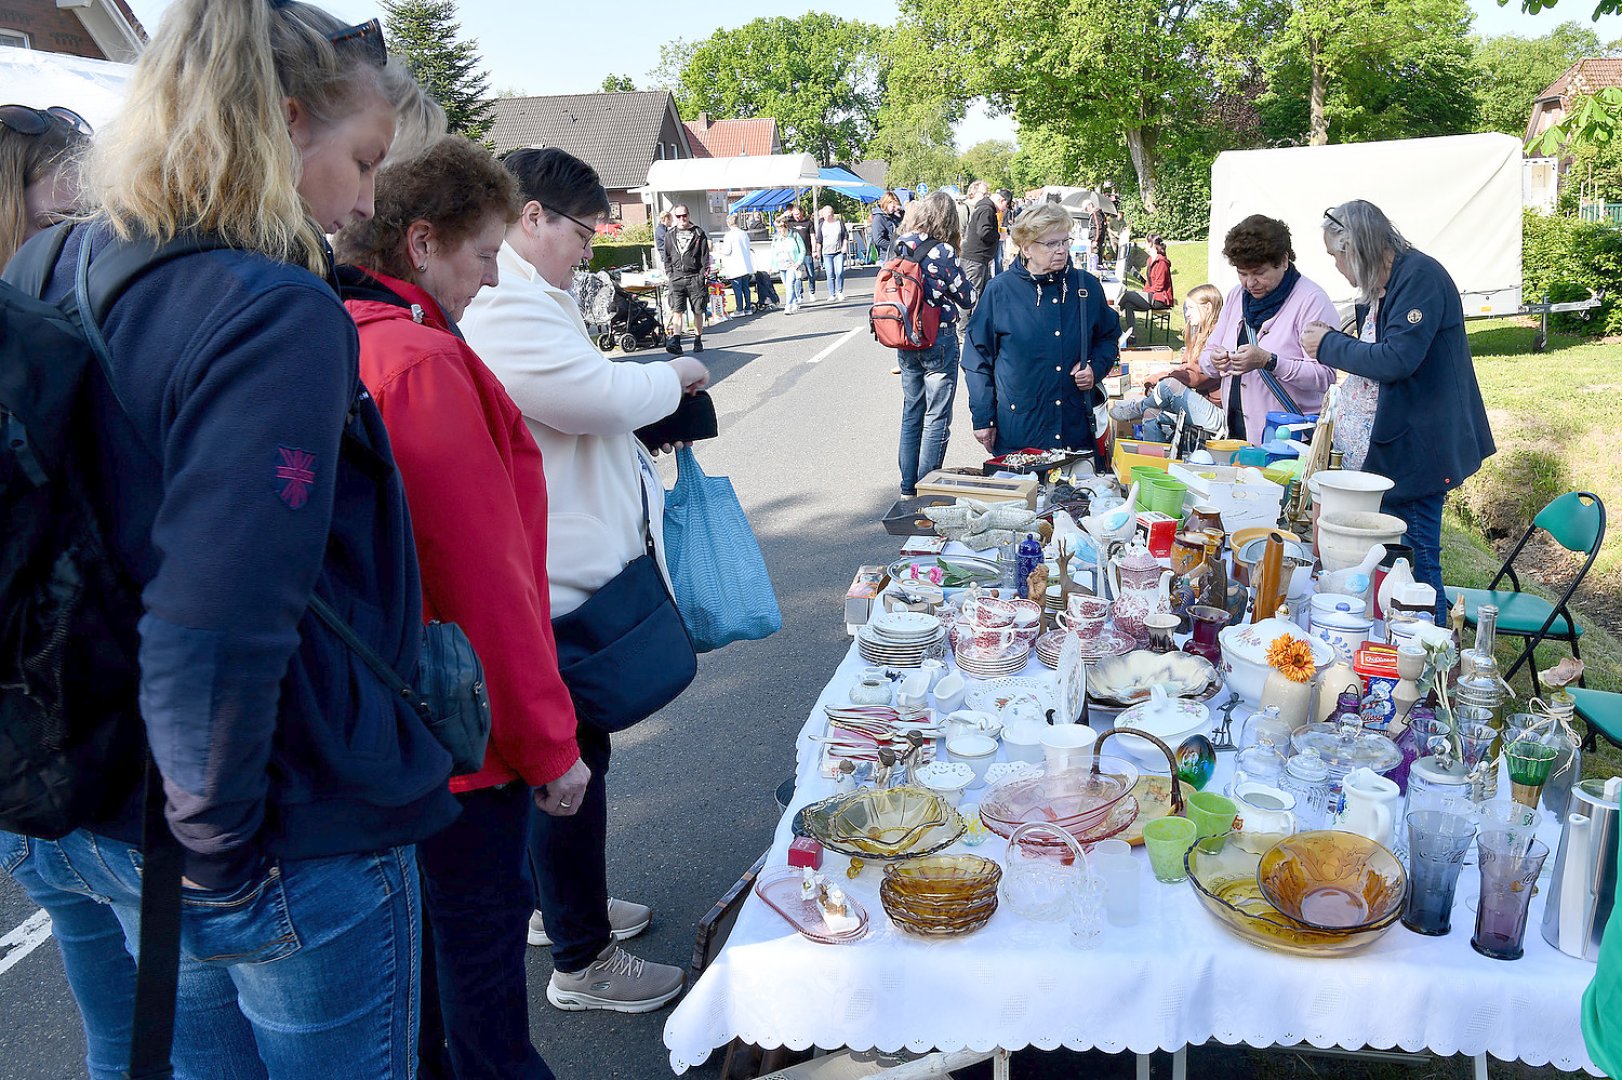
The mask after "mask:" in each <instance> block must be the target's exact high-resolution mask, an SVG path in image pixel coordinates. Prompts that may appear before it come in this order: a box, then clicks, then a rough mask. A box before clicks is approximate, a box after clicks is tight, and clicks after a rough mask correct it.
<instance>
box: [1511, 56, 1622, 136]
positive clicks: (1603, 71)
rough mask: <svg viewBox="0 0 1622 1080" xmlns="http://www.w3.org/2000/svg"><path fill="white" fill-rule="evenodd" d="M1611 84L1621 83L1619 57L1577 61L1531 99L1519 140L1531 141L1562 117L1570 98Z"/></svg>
mask: <svg viewBox="0 0 1622 1080" xmlns="http://www.w3.org/2000/svg"><path fill="white" fill-rule="evenodd" d="M1614 86H1622V60H1608V59H1604V58H1601V57H1586V58H1584V59H1582V60H1579V61H1577V62H1576V63H1575V64H1573V65H1571V67H1569V68H1567V69H1566V72H1565V74H1563V75H1561V76H1560V77H1559V78H1558V79H1556V80H1555V81H1554V82H1552V83H1550V84H1549V85H1548V87H1547V88H1546V89H1545V90H1544V91H1543V93H1541V94H1539V95H1538V96H1537V97H1536V98H1534V99H1533V100H1532V115H1531V116H1530V117H1528V118H1527V121H1526V138H1525V139H1524V140H1523V142H1531V141H1532V140H1533V139H1535V138H1537V137H1538V136H1539V135H1542V134H1543V133H1544V132H1545V131H1548V130H1549V129H1550V128H1551V127H1554V126H1555V125H1556V124H1558V123H1560V121H1562V120H1564V119H1565V118H1566V114H1567V112H1568V111H1569V110H1570V108H1571V101H1572V98H1574V97H1577V96H1578V95H1582V94H1592V93H1594V92H1595V91H1597V90H1604V89H1606V88H1608V87H1614Z"/></svg>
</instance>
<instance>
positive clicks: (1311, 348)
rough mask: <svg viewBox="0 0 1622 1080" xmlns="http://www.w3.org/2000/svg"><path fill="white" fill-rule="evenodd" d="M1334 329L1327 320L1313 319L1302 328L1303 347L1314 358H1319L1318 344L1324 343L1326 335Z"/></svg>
mask: <svg viewBox="0 0 1622 1080" xmlns="http://www.w3.org/2000/svg"><path fill="white" fill-rule="evenodd" d="M1334 329H1335V328H1334V327H1333V326H1330V325H1329V324H1328V323H1326V322H1321V321H1319V320H1317V319H1314V320H1312V321H1311V322H1309V323H1307V325H1306V326H1305V327H1303V328H1302V330H1301V348H1302V349H1303V350H1305V351H1306V354H1307V355H1308V356H1310V357H1312V358H1313V359H1314V360H1316V359H1318V346H1319V345H1322V344H1323V340H1324V337H1325V335H1327V334H1328V333H1329V332H1330V331H1332V330H1334Z"/></svg>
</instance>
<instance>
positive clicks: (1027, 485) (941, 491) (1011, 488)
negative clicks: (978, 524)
mask: <svg viewBox="0 0 1622 1080" xmlns="http://www.w3.org/2000/svg"><path fill="white" fill-rule="evenodd" d="M1036 488H1037V482H1036V479H1035V478H1034V477H1030V476H1021V477H1010V478H1007V479H998V478H997V477H995V476H978V475H970V474H968V473H958V472H948V471H947V470H945V469H936V470H935V471H934V472H932V473H930V474H929V475H928V476H926V477H924V478H923V479H922V480H920V481H918V494H919V495H920V496H923V495H947V496H950V497H952V498H956V499H976V500H978V501H980V502H987V503H997V502H1017V503H1024V504H1025V505H1026V506H1028V507H1030V508H1031V509H1032V510H1035V509H1036Z"/></svg>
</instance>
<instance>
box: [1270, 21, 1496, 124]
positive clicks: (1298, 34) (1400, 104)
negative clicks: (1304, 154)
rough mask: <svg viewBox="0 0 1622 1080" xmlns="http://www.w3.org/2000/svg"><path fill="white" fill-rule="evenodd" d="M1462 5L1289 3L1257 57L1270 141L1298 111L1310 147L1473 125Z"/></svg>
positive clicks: (1467, 24)
mask: <svg viewBox="0 0 1622 1080" xmlns="http://www.w3.org/2000/svg"><path fill="white" fill-rule="evenodd" d="M1472 18H1473V15H1472V14H1471V12H1470V8H1469V5H1468V4H1467V3H1466V2H1465V0H1293V2H1292V3H1291V4H1290V5H1289V8H1288V12H1287V14H1285V16H1284V19H1283V21H1282V25H1281V26H1280V28H1279V31H1278V33H1277V34H1275V35H1274V36H1273V37H1272V39H1271V40H1270V42H1269V44H1268V46H1267V48H1266V49H1265V50H1264V52H1263V56H1264V60H1265V62H1266V64H1267V67H1268V70H1269V88H1268V94H1267V95H1266V101H1265V102H1264V104H1263V110H1264V113H1266V114H1268V117H1269V120H1268V122H1267V123H1266V124H1265V128H1266V131H1267V134H1269V135H1270V136H1271V137H1272V138H1273V139H1275V140H1276V139H1284V138H1289V137H1291V131H1292V129H1296V128H1297V125H1296V124H1295V123H1294V122H1293V120H1292V118H1293V117H1295V116H1297V115H1299V114H1300V113H1301V112H1302V111H1303V105H1304V112H1305V131H1304V133H1305V135H1306V139H1307V142H1308V143H1309V144H1311V145H1313V146H1323V145H1325V144H1327V143H1329V142H1330V141H1331V129H1332V128H1337V129H1341V130H1337V131H1335V132H1334V135H1333V141H1336V142H1352V141H1361V140H1367V139H1387V138H1405V137H1413V136H1419V135H1446V134H1456V133H1459V132H1464V131H1470V130H1473V128H1474V126H1475V75H1476V72H1475V68H1474V66H1473V63H1472V55H1471V48H1470V43H1469V41H1468V38H1467V36H1466V35H1467V33H1468V31H1469V28H1470V21H1471V19H1472Z"/></svg>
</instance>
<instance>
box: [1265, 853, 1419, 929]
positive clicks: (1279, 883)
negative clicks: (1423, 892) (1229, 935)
mask: <svg viewBox="0 0 1622 1080" xmlns="http://www.w3.org/2000/svg"><path fill="white" fill-rule="evenodd" d="M1256 882H1257V884H1258V885H1259V886H1260V887H1261V891H1262V896H1264V897H1265V898H1266V899H1267V902H1268V903H1270V904H1272V905H1273V906H1274V907H1275V908H1277V909H1278V910H1279V911H1281V912H1283V913H1284V914H1285V915H1287V916H1289V917H1290V918H1291V919H1294V920H1295V921H1296V922H1298V923H1301V924H1303V925H1305V926H1310V927H1312V928H1313V929H1315V930H1326V931H1331V932H1334V933H1357V932H1358V931H1361V930H1365V929H1369V928H1371V927H1375V926H1380V925H1385V926H1389V925H1391V920H1392V919H1394V918H1396V917H1397V916H1398V915H1399V914H1400V913H1401V911H1402V899H1403V893H1404V891H1405V889H1406V887H1407V875H1406V874H1405V873H1404V872H1403V869H1402V863H1401V862H1399V861H1398V860H1397V857H1396V856H1395V855H1393V854H1391V852H1389V851H1387V850H1386V849H1385V848H1384V847H1383V846H1382V845H1381V844H1379V843H1378V842H1377V841H1374V840H1370V839H1369V838H1368V837H1366V836H1359V835H1357V834H1356V833H1349V832H1332V831H1329V830H1320V831H1316V832H1303V833H1296V834H1295V835H1294V836H1287V837H1285V838H1284V839H1283V840H1280V841H1279V842H1278V843H1276V844H1274V845H1273V846H1272V847H1270V848H1268V849H1267V851H1266V852H1264V853H1263V854H1262V857H1261V862H1260V864H1259V865H1258V866H1257V867H1256Z"/></svg>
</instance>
